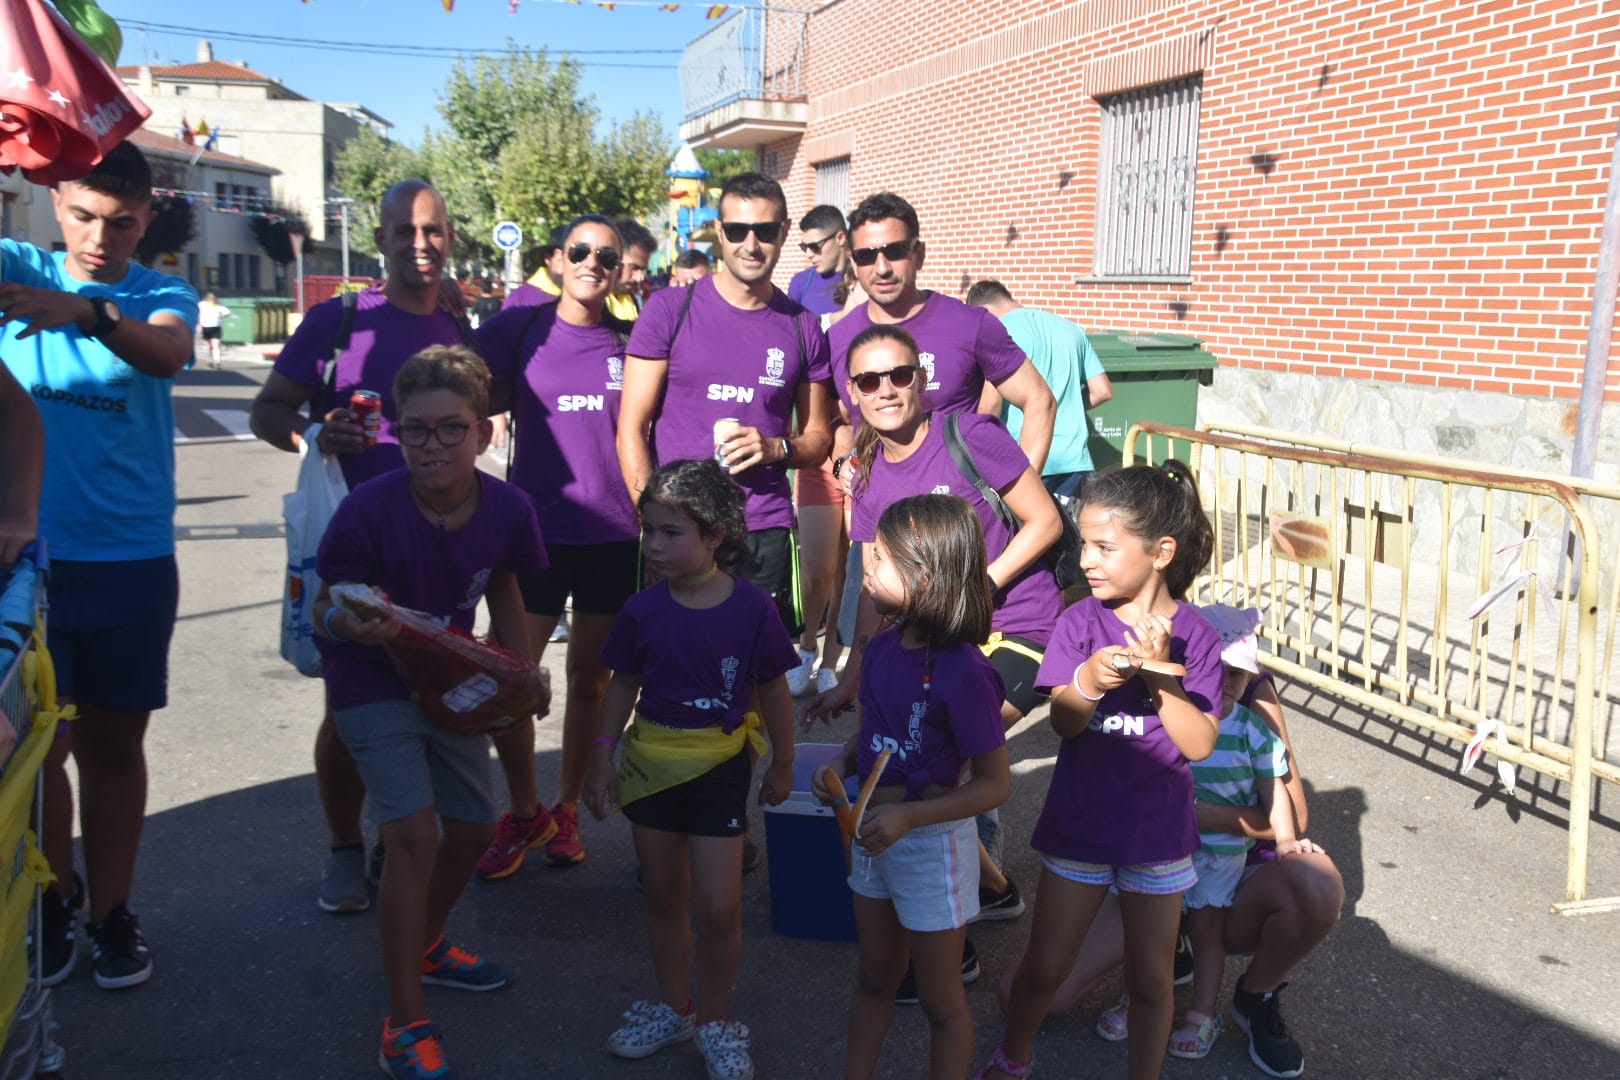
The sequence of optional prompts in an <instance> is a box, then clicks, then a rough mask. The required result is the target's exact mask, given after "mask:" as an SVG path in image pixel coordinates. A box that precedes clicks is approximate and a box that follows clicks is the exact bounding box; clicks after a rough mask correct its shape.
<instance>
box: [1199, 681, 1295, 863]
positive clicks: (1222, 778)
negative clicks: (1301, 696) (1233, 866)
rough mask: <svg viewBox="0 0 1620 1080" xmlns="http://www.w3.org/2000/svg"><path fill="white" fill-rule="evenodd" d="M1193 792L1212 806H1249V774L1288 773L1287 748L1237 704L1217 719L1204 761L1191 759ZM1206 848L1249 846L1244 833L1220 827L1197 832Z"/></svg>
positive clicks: (1228, 850) (1242, 848) (1251, 801)
mask: <svg viewBox="0 0 1620 1080" xmlns="http://www.w3.org/2000/svg"><path fill="white" fill-rule="evenodd" d="M1192 774H1193V784H1194V788H1193V796H1194V798H1196V799H1197V800H1198V801H1199V802H1201V803H1210V804H1211V805H1214V806H1254V805H1256V804H1257V803H1258V802H1259V801H1260V800H1259V798H1258V797H1257V796H1256V795H1255V793H1254V778H1255V777H1256V776H1269V777H1272V778H1277V777H1282V776H1287V775H1288V748H1287V747H1285V746H1284V745H1283V741H1282V740H1281V739H1279V738H1277V736H1276V735H1274V734H1273V733H1272V730H1271V728H1270V727H1268V726H1267V725H1266V722H1265V720H1264V719H1262V718H1261V717H1259V716H1257V715H1256V714H1255V713H1253V712H1251V711H1250V710H1249V709H1247V708H1245V707H1244V706H1242V705H1234V706H1232V711H1231V712H1229V713H1227V714H1226V716H1225V717H1224V718H1223V719H1222V720H1221V730H1220V733H1219V734H1218V735H1216V736H1215V750H1214V752H1213V753H1211V754H1210V755H1209V757H1207V758H1205V759H1204V760H1203V761H1195V762H1193V763H1192ZM1199 840H1200V842H1201V843H1202V844H1203V847H1204V850H1205V851H1212V852H1224V853H1228V854H1233V853H1235V854H1239V855H1241V854H1243V853H1244V852H1246V851H1248V850H1249V849H1250V848H1251V847H1253V846H1254V841H1253V840H1250V839H1249V838H1248V837H1245V836H1234V835H1233V834H1231V833H1223V832H1200V833H1199Z"/></svg>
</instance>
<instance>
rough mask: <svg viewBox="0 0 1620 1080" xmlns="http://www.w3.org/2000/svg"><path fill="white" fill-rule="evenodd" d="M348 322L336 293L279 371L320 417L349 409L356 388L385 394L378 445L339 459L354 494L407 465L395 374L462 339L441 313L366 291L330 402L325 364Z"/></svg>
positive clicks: (318, 309) (293, 340)
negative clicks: (397, 430)
mask: <svg viewBox="0 0 1620 1080" xmlns="http://www.w3.org/2000/svg"><path fill="white" fill-rule="evenodd" d="M342 320H343V299H342V297H336V296H334V297H333V298H332V299H330V300H325V301H322V302H321V303H319V304H316V305H315V306H314V307H312V308H310V309H309V314H307V315H305V316H304V321H303V322H302V323H300V324H299V325H298V329H297V330H294V331H293V335H292V337H290V338H288V339H287V343H286V344H285V345H283V346H282V347H281V355H280V356H278V357H276V368H275V369H276V371H277V373H279V374H281V375H285V376H286V377H287V378H289V379H291V380H292V381H293V382H295V383H297V384H298V385H299V386H302V387H303V388H304V389H306V390H310V391H313V392H314V394H315V399H314V404H313V405H312V406H311V408H312V411H313V412H314V413H315V414H317V415H323V414H324V413H325V412H326V411H327V410H328V409H334V408H337V407H338V406H340V405H341V406H344V407H347V406H348V404H349V395H350V394H352V393H353V392H354V391H356V390H374V391H376V392H377V393H378V394H380V395H382V403H383V409H382V430H381V431H380V432H379V433H378V435H377V445H376V446H373V447H371V448H370V449H367V450H362V451H360V452H359V453H358V454H339V455H337V459H338V464H339V465H340V466H342V468H343V479H344V480H346V481H348V484H349V487H350V489H351V490H352V489H353V488H354V487H355V486H357V485H358V484H360V483H361V482H362V481H365V480H370V479H371V478H372V477H373V476H381V475H382V474H383V473H386V472H392V471H393V470H395V469H397V468H399V467H400V466H402V465H404V464H405V458H404V457H403V456H402V455H401V454H400V452H399V439H398V437H397V436H395V434H394V420H395V419H396V416H397V414H396V413H395V411H394V376H395V375H398V374H399V369H400V368H402V367H404V366H405V361H407V360H409V359H410V358H411V357H413V356H415V355H416V354H417V353H419V352H421V351H422V350H423V349H425V348H427V347H428V346H429V345H460V344H462V337H461V328H460V327H459V326H458V325H457V324H456V320H455V319H454V318H452V317H451V316H450V315H449V314H448V313H446V312H444V311H440V310H435V311H434V312H433V314H431V315H412V314H411V313H410V312H408V311H405V310H403V309H401V308H397V307H395V306H394V305H393V304H390V303H389V302H388V298H387V297H385V296H384V295H383V294H382V290H381V289H367V290H365V291H364V292H362V293H360V294H359V298H358V299H357V300H356V302H355V311H354V327H353V329H352V331H351V332H350V334H349V347H348V349H347V350H346V351H345V352H344V353H343V355H342V356H340V357H338V362H337V378H336V380H335V381H334V382H333V385H332V397H331V399H330V400H327V399H326V396H325V393H326V365H327V362H328V361H329V360H330V359H331V357H332V347H333V345H335V344H336V343H337V335H338V327H339V326H340V325H341V323H342ZM323 402H324V403H325V404H324V407H323V406H322V403H323Z"/></svg>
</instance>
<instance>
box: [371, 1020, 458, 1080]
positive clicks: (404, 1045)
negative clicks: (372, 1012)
mask: <svg viewBox="0 0 1620 1080" xmlns="http://www.w3.org/2000/svg"><path fill="white" fill-rule="evenodd" d="M377 1064H379V1065H381V1066H382V1071H383V1072H385V1073H387V1074H388V1075H389V1076H392V1077H393V1078H394V1080H455V1078H456V1074H455V1072H454V1071H453V1070H452V1069H451V1068H450V1063H449V1062H447V1061H445V1060H444V1047H443V1046H442V1045H441V1044H440V1042H439V1029H438V1028H436V1027H434V1026H433V1025H432V1023H430V1022H429V1021H427V1020H418V1021H417V1022H416V1023H414V1024H406V1025H405V1026H404V1027H402V1028H390V1027H389V1026H388V1021H386V1020H384V1021H383V1037H382V1050H381V1051H379V1052H378V1054H377Z"/></svg>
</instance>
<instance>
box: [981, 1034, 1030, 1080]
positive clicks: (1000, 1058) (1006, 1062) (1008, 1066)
mask: <svg viewBox="0 0 1620 1080" xmlns="http://www.w3.org/2000/svg"><path fill="white" fill-rule="evenodd" d="M990 1064H991V1065H993V1066H995V1067H996V1068H998V1069H1000V1070H1001V1071H1002V1072H1004V1073H1006V1074H1007V1075H1008V1076H1011V1077H1013V1078H1014V1080H1023V1077H1026V1076H1028V1075H1029V1074H1030V1071H1031V1070H1032V1069H1034V1067H1035V1055H1034V1054H1031V1055H1030V1057H1029V1060H1028V1061H1014V1060H1013V1059H1012V1058H1010V1057H1008V1056H1007V1050H1006V1048H1005V1047H1004V1046H1003V1045H1002V1044H1001V1043H999V1042H998V1043H996V1049H995V1053H993V1054H991V1055H990Z"/></svg>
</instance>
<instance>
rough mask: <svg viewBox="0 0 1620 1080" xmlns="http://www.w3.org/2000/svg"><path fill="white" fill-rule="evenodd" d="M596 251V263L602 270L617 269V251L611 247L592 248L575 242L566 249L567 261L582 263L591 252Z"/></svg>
mask: <svg viewBox="0 0 1620 1080" xmlns="http://www.w3.org/2000/svg"><path fill="white" fill-rule="evenodd" d="M592 251H595V252H596V265H597V266H600V267H601V268H602V269H604V270H617V269H618V268H619V253H618V252H617V251H614V250H613V249H612V248H592V247H591V245H589V244H575V245H573V246H572V247H570V248H569V249H568V261H569V262H571V263H582V262H584V261H585V260H586V259H588V258H590V255H591V252H592Z"/></svg>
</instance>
